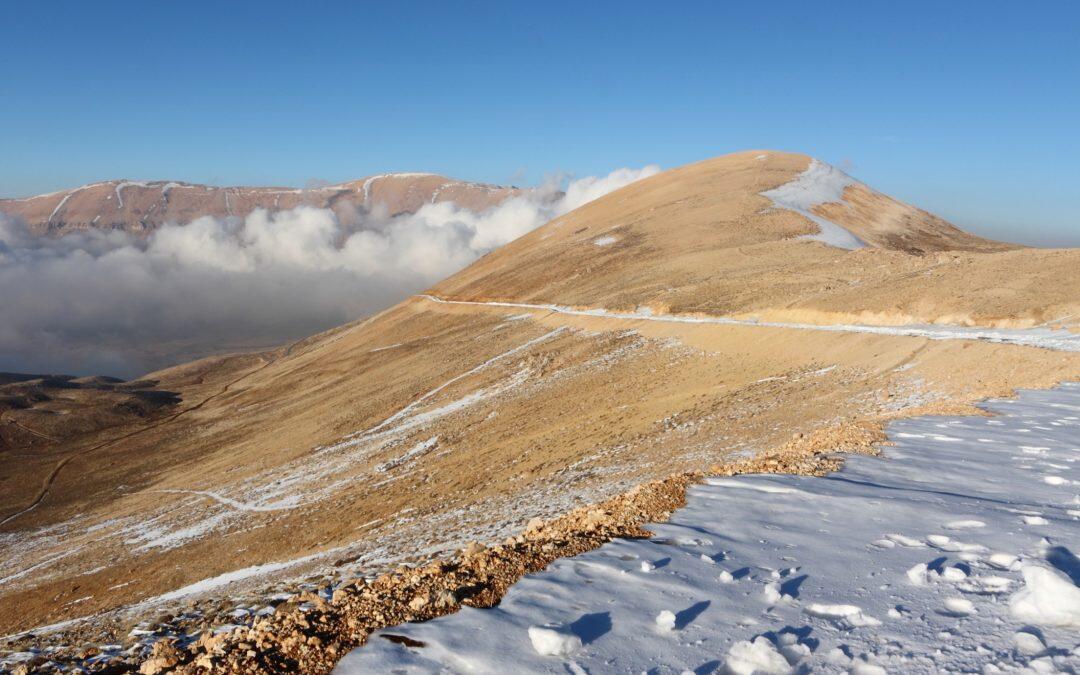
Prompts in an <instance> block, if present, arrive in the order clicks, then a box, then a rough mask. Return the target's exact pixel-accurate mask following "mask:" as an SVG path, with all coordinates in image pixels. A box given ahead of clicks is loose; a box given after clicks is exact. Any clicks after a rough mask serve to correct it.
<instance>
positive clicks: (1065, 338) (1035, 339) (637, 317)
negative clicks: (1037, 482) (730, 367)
mask: <svg viewBox="0 0 1080 675" xmlns="http://www.w3.org/2000/svg"><path fill="white" fill-rule="evenodd" d="M417 297H420V298H424V299H426V300H429V301H431V302H435V303H439V304H444V305H487V306H490V307H510V308H517V309H538V310H544V311H548V312H554V313H556V314H566V315H567V316H594V317H601V318H605V319H616V320H622V321H660V322H663V323H689V324H716V325H721V326H748V327H754V328H791V329H797V330H816V331H824V332H829V333H871V334H874V335H902V336H908V337H921V338H926V339H928V340H980V341H984V342H996V343H1000V344H1012V345H1021V346H1028V347H1040V348H1042V349H1052V350H1057V351H1065V352H1080V333H1072V332H1070V331H1068V330H1065V329H1061V330H1051V329H1047V328H1025V329H1010V328H980V327H970V326H954V325H945V324H911V325H903V326H873V325H866V324H826V325H821V324H813V323H790V322H783V321H755V320H750V319H733V318H730V317H725V316H700V315H695V316H684V315H679V314H653V313H651V312H615V311H610V310H607V309H575V308H573V307H564V306H562V305H551V304H530V303H525V302H479V301H475V300H444V299H442V298H437V297H435V296H433V295H420V296H417ZM826 372H827V371H826ZM1018 433H1025V432H1023V431H1018Z"/></svg>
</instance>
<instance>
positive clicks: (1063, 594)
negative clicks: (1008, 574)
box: [1009, 564, 1080, 628]
mask: <svg viewBox="0 0 1080 675" xmlns="http://www.w3.org/2000/svg"><path fill="white" fill-rule="evenodd" d="M1021 572H1022V573H1023V575H1024V587H1023V588H1022V589H1021V590H1019V591H1017V592H1016V594H1015V595H1013V596H1012V598H1011V599H1010V600H1009V609H1010V610H1011V611H1012V615H1013V616H1014V617H1015V618H1017V619H1020V620H1021V621H1026V622H1028V623H1033V624H1036V625H1039V626H1066V627H1069V628H1080V588H1077V587H1076V586H1075V585H1074V584H1073V582H1072V580H1071V579H1069V578H1068V577H1066V576H1064V575H1063V574H1062V573H1060V572H1058V571H1057V570H1054V569H1051V568H1049V567H1046V566H1043V565H1041V564H1027V565H1024V566H1023V567H1022V568H1021Z"/></svg>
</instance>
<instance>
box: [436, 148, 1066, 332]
mask: <svg viewBox="0 0 1080 675" xmlns="http://www.w3.org/2000/svg"><path fill="white" fill-rule="evenodd" d="M814 164H816V163H815V162H813V160H811V159H810V158H809V157H807V156H805V155H796V154H788V153H777V152H771V151H760V152H759V151H750V152H743V153H736V154H732V155H725V156H723V157H719V158H717V159H712V160H708V161H704V162H700V163H697V164H692V165H689V166H685V167H681V168H678V169H674V170H671V171H667V172H664V173H662V174H660V175H657V176H655V177H652V178H649V179H646V180H642V181H639V182H637V183H634V184H632V185H630V186H627V187H625V188H623V189H621V190H618V191H616V192H614V193H611V194H609V195H607V196H606V197H604V198H601V199H598V200H596V201H595V202H592V203H590V204H587V205H586V206H584V207H582V208H580V209H578V210H576V211H574V212H573V213H569V214H567V215H565V216H563V217H561V218H558V219H556V220H554V221H552V222H551V223H548V224H547V225H545V226H544V227H541V228H539V229H538V230H536V231H534V232H532V233H530V234H528V235H526V236H524V237H522V238H520V239H518V240H517V241H514V242H512V243H511V244H509V245H507V246H505V247H503V248H501V249H499V250H498V251H495V252H493V253H492V254H490V255H488V256H487V257H485V258H483V259H482V260H480V261H478V262H477V263H476V264H474V265H472V266H470V267H469V268H467V269H466V270H464V271H462V272H460V273H458V274H456V275H454V276H452V277H450V278H449V279H447V280H446V281H444V282H442V283H440V284H437V285H436V286H435V287H434V288H433V293H434V294H436V295H440V296H445V297H452V298H458V299H470V300H490V299H500V300H502V299H515V300H524V301H532V302H535V301H542V302H553V303H561V304H567V305H575V306H594V307H595V306H603V307H608V308H619V309H632V308H635V307H638V306H648V307H650V308H652V309H653V310H654V311H669V312H676V313H686V312H706V313H712V314H731V315H740V316H745V315H757V316H761V317H762V318H776V319H788V320H794V319H798V320H804V321H815V322H817V321H825V322H831V321H840V320H843V321H868V322H875V323H912V322H946V323H948V322H956V323H975V324H985V325H1033V324H1038V323H1042V322H1044V321H1052V320H1055V319H1058V318H1060V317H1066V316H1068V315H1070V314H1072V313H1074V311H1075V310H1080V306H1078V304H1077V303H1078V302H1080V276H1078V275H1077V274H1075V270H1076V269H1077V267H1078V265H1080V252H1077V251H1075V250H1057V251H1055V250H1039V249H1026V248H1022V247H1018V246H1013V245H1009V244H1003V243H998V242H993V241H990V240H986V239H982V238H980V237H976V236H973V235H970V234H967V233H965V232H963V231H961V230H959V229H957V228H956V227H954V226H952V225H950V224H949V223H947V222H945V221H944V220H942V219H940V218H938V217H936V216H934V215H932V214H929V213H927V212H925V211H922V210H920V209H917V208H915V207H912V206H909V205H907V204H904V203H902V202H899V201H896V200H894V199H891V198H890V197H888V196H886V195H884V194H881V193H879V192H876V191H874V190H872V189H871V188H869V187H867V186H865V185H863V184H862V183H859V182H857V181H855V180H854V179H850V178H848V177H846V176H843V174H839V172H837V173H838V174H839V176H840V177H841V178H842V179H843V180H842V182H841V183H840V184H839V186H838V187H839V189H838V191H837V196H838V199H837V201H831V202H821V203H816V204H815V205H814V206H812V207H811V209H809V212H810V214H811V215H813V216H816V217H818V218H823V219H826V220H828V221H830V222H831V223H833V224H834V225H835V226H838V227H840V228H843V229H845V230H847V231H848V232H849V233H850V234H852V235H854V236H855V237H857V238H858V239H859V240H861V242H862V243H863V245H864V246H863V247H862V248H857V249H855V250H848V249H845V248H838V247H835V246H830V245H828V244H827V243H823V242H821V241H817V240H815V236H816V235H817V233H819V232H820V227H819V225H818V224H817V223H815V222H814V221H813V220H810V219H809V218H808V217H806V216H804V215H802V214H800V213H797V212H795V211H793V210H790V209H787V208H782V207H781V206H779V205H778V204H777V203H775V202H774V201H773V200H772V199H770V198H769V197H768V196H765V195H763V194H762V193H763V192H769V191H775V190H776V189H777V188H781V187H782V186H785V185H787V184H791V183H792V182H795V181H798V180H800V176H802V175H803V174H804V173H805V172H807V171H808V170H809V169H810V168H811V167H812V166H813V165H814ZM834 187H835V186H834ZM826 192H827V191H826Z"/></svg>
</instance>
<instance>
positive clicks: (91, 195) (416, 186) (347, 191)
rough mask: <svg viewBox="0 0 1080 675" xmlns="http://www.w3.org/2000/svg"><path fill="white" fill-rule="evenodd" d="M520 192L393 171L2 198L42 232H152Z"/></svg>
mask: <svg viewBox="0 0 1080 675" xmlns="http://www.w3.org/2000/svg"><path fill="white" fill-rule="evenodd" d="M522 192H523V190H521V189H519V188H516V187H504V186H500V185H488V184H484V183H471V182H467V181H461V180H455V179H453V178H447V177H445V176H439V175H436V174H431V173H387V174H380V175H376V176H368V177H365V178H361V179H359V180H355V181H349V182H347V183H340V184H337V185H328V186H325V187H315V188H305V189H300V188H277V187H214V186H210V185H197V184H193V183H183V182H178V181H131V180H111V181H104V182H101V183H91V184H90V185H83V186H82V187H77V188H73V189H70V190H62V191H59V192H51V193H48V194H43V195H37V196H34V197H25V198H21V199H0V213H4V214H7V215H9V216H12V217H14V218H16V219H19V220H22V221H25V222H26V223H27V225H29V227H30V229H31V231H32V232H34V233H36V234H41V235H52V236H61V235H64V234H67V233H69V232H74V231H78V230H87V229H91V228H98V229H109V230H123V231H125V232H130V233H133V234H148V233H150V232H152V231H153V230H154V229H156V228H158V227H160V226H161V225H163V224H165V223H185V222H189V221H191V220H194V219H195V218H199V217H201V216H216V217H219V218H221V217H225V216H244V215H246V214H248V213H250V212H251V211H253V210H255V209H258V208H264V209H273V210H276V209H289V208H294V207H297V206H301V205H309V206H314V207H317V208H330V209H333V210H334V211H335V212H338V213H339V214H342V213H345V212H349V211H355V210H356V209H360V208H371V207H373V206H374V205H375V204H381V205H383V206H385V207H386V209H387V210H388V212H389V213H390V214H391V215H394V214H398V213H412V212H415V211H417V210H419V209H420V207H422V206H423V205H424V204H431V203H439V202H455V203H456V204H458V205H459V206H461V207H463V208H467V209H471V210H474V211H482V210H484V209H487V208H490V207H492V206H495V205H496V204H499V203H501V202H502V201H504V200H506V199H508V198H510V197H513V196H515V195H518V194H521V193H522Z"/></svg>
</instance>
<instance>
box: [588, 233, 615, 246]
mask: <svg viewBox="0 0 1080 675" xmlns="http://www.w3.org/2000/svg"><path fill="white" fill-rule="evenodd" d="M617 241H619V238H618V237H613V236H611V235H610V234H605V235H604V236H602V237H597V238H596V239H593V244H594V245H596V246H611V245H612V244H614V243H615V242H617Z"/></svg>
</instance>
